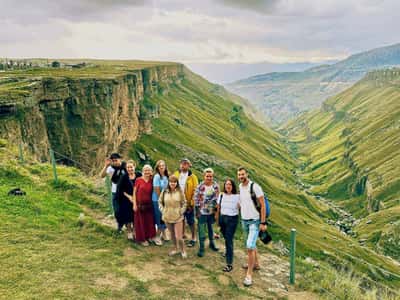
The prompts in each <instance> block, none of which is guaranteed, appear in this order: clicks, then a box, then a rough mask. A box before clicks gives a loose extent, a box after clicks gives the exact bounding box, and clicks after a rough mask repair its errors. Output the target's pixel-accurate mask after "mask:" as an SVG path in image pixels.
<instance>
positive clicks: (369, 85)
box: [285, 69, 400, 259]
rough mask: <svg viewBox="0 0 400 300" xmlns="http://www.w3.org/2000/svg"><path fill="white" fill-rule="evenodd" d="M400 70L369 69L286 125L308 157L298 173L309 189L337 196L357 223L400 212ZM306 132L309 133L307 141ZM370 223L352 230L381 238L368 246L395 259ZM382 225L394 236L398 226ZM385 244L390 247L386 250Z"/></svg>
mask: <svg viewBox="0 0 400 300" xmlns="http://www.w3.org/2000/svg"><path fill="white" fill-rule="evenodd" d="M399 75H400V73H399V70H397V69H393V70H386V71H376V72H371V73H369V74H368V75H367V76H366V77H365V78H364V79H363V80H361V81H360V82H358V83H357V84H356V85H354V86H353V87H351V88H349V89H348V90H346V91H344V92H342V93H340V94H339V95H337V96H335V97H332V98H330V99H328V100H327V101H326V102H325V103H324V107H325V108H324V109H321V110H316V111H314V112H310V113H307V114H305V115H304V116H302V117H300V119H298V120H296V121H293V122H290V123H289V124H288V125H287V126H286V128H285V130H286V132H287V133H288V136H289V138H290V139H291V141H292V143H295V144H296V148H297V149H298V151H299V153H300V154H298V156H299V157H301V159H303V162H305V159H307V166H306V167H305V168H304V170H303V172H302V174H301V177H302V179H303V180H304V181H305V182H307V183H309V184H310V185H313V186H314V187H313V188H312V189H311V191H312V192H314V193H315V194H320V195H324V196H325V197H327V198H329V199H331V200H334V201H337V202H338V203H339V204H340V205H341V206H343V207H344V208H346V209H347V210H348V211H350V212H352V213H353V214H354V215H355V216H356V217H358V218H361V223H363V220H367V219H374V220H376V219H378V218H382V219H381V220H382V221H383V220H385V221H386V220H387V218H389V219H390V215H391V214H394V215H393V217H395V218H399V217H400V214H399V213H398V209H397V208H398V207H399V206H398V205H399V203H398V199H399V197H400V189H399V187H400V185H399V181H398V175H399V174H400V164H399V163H398V160H399V157H400V150H399V149H400V148H399V145H398V141H399V139H400V136H399V132H400V131H399V128H400V127H399V126H400V124H399V121H398V120H399V119H400V118H399V117H400V105H399V103H400V90H399V83H400V76H399ZM339 112H340V113H339ZM338 115H340V116H341V118H339V119H338ZM298 124H303V125H302V126H299V125H298ZM307 132H308V134H311V135H312V137H313V139H312V141H311V142H310V140H309V139H308V137H307ZM377 210H378V211H377ZM385 211H387V213H385ZM389 212H390V213H389ZM375 224H376V225H372V226H369V230H368V231H369V232H368V233H367V232H365V231H364V230H363V229H362V228H361V227H356V231H357V232H359V233H360V234H361V235H362V236H363V237H366V238H367V239H371V240H374V242H375V243H377V244H378V245H379V244H381V246H382V247H375V246H373V247H374V248H375V249H378V248H379V249H380V251H381V252H382V253H386V254H388V253H390V255H391V256H393V257H394V258H397V259H398V258H399V257H400V256H399V255H400V252H399V250H394V249H395V248H396V247H395V245H394V244H390V243H387V241H386V246H383V244H385V243H383V242H382V243H380V242H379V240H380V238H379V237H378V236H377V235H376V233H377V232H379V231H381V230H382V229H383V228H382V227H380V226H381V225H382V226H383V227H384V225H383V224H381V222H376V223H375ZM378 224H381V225H378ZM385 230H386V229H385ZM387 230H389V231H392V232H393V234H394V239H395V240H396V239H397V234H396V232H397V231H398V230H397V226H396V225H394V226H391V227H390V229H387ZM386 247H387V248H390V249H391V250H390V251H386V250H385V248H386ZM397 249H399V248H398V247H397Z"/></svg>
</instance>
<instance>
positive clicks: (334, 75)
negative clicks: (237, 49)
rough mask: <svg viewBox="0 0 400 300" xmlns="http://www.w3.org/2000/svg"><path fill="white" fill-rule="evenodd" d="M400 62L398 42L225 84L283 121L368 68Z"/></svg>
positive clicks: (312, 106)
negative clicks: (332, 60)
mask: <svg viewBox="0 0 400 300" xmlns="http://www.w3.org/2000/svg"><path fill="white" fill-rule="evenodd" d="M398 65H400V44H395V45H391V46H387V47H381V48H377V49H373V50H370V51H366V52H362V53H358V54H355V55H351V56H350V57H348V58H346V59H344V60H342V61H339V62H337V63H335V64H332V65H321V66H318V67H313V68H311V69H308V70H306V71H303V72H285V73H268V74H261V75H257V76H253V77H250V78H246V79H242V80H239V81H236V82H233V83H231V84H228V85H227V87H228V88H229V89H230V90H231V91H233V92H234V93H237V94H239V95H241V96H243V97H245V98H247V99H249V101H250V102H251V103H252V104H253V105H254V106H255V107H257V108H258V109H259V110H260V111H261V112H262V113H264V115H266V117H267V118H268V119H269V120H270V121H272V123H273V124H277V125H282V124H284V123H285V122H287V121H288V120H290V119H293V118H295V117H296V116H298V115H299V114H300V113H302V112H304V111H308V110H310V109H315V108H318V107H320V105H321V104H322V102H323V101H324V100H325V99H327V98H328V97H331V96H334V95H336V94H337V93H339V92H341V91H344V90H345V89H347V88H349V87H350V86H352V85H353V84H354V83H355V82H356V81H358V80H359V79H361V78H362V77H363V76H364V75H365V74H366V73H367V72H368V71H371V70H374V69H382V68H388V67H392V66H398Z"/></svg>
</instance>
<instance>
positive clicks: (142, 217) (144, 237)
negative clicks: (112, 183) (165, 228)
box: [132, 165, 156, 247]
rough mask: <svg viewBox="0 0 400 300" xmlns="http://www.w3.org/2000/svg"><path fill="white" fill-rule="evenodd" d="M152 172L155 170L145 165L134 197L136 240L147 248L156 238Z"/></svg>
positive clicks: (137, 182)
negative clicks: (152, 199)
mask: <svg viewBox="0 0 400 300" xmlns="http://www.w3.org/2000/svg"><path fill="white" fill-rule="evenodd" d="M152 172H153V169H152V167H151V166H150V165H145V166H144V167H143V175H142V177H140V178H138V179H136V182H135V188H134V190H133V197H132V201H133V211H134V220H135V240H136V242H138V243H141V244H142V245H143V246H145V247H147V246H148V245H149V241H153V239H154V237H155V236H156V230H155V228H154V216H153V205H152V203H151V194H152V192H153V183H152V179H153V178H152Z"/></svg>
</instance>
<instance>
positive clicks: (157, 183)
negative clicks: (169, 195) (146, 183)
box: [151, 173, 168, 202]
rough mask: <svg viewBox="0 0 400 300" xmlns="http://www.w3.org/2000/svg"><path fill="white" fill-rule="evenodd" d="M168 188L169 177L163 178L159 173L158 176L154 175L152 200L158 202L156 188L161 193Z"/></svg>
mask: <svg viewBox="0 0 400 300" xmlns="http://www.w3.org/2000/svg"><path fill="white" fill-rule="evenodd" d="M167 186H168V177H167V176H163V177H161V176H160V174H158V173H157V174H156V175H154V177H153V194H152V196H151V200H153V201H154V202H157V201H158V195H157V192H156V190H155V188H156V187H159V188H160V192H162V191H163V190H164V189H165V188H166V187H167Z"/></svg>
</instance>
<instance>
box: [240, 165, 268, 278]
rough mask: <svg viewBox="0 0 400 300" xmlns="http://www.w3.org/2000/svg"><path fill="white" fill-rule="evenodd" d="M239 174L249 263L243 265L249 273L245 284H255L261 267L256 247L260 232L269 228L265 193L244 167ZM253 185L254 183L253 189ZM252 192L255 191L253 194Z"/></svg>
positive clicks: (241, 211)
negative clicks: (255, 276)
mask: <svg viewBox="0 0 400 300" xmlns="http://www.w3.org/2000/svg"><path fill="white" fill-rule="evenodd" d="M237 174H238V179H239V181H240V185H239V190H240V194H239V203H240V213H241V216H242V227H243V233H244V238H245V243H246V248H247V264H245V265H244V266H243V267H244V268H247V273H246V277H245V279H244V281H243V284H244V285H245V286H251V285H252V284H253V280H252V275H253V270H254V269H257V270H258V269H259V268H260V265H259V263H258V257H257V248H256V242H257V238H258V234H259V231H260V230H261V231H265V230H267V225H266V224H267V223H266V220H265V203H264V193H263V191H262V189H261V187H260V186H259V185H258V184H257V183H253V182H252V181H250V180H249V176H248V172H247V170H246V169H245V168H244V167H240V168H239V169H238V173H237ZM251 185H253V189H252V191H251ZM251 192H253V195H252V194H251ZM253 199H254V200H255V201H258V203H259V205H260V206H261V210H260V211H258V210H257V208H256V206H255V205H254V201H253Z"/></svg>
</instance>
